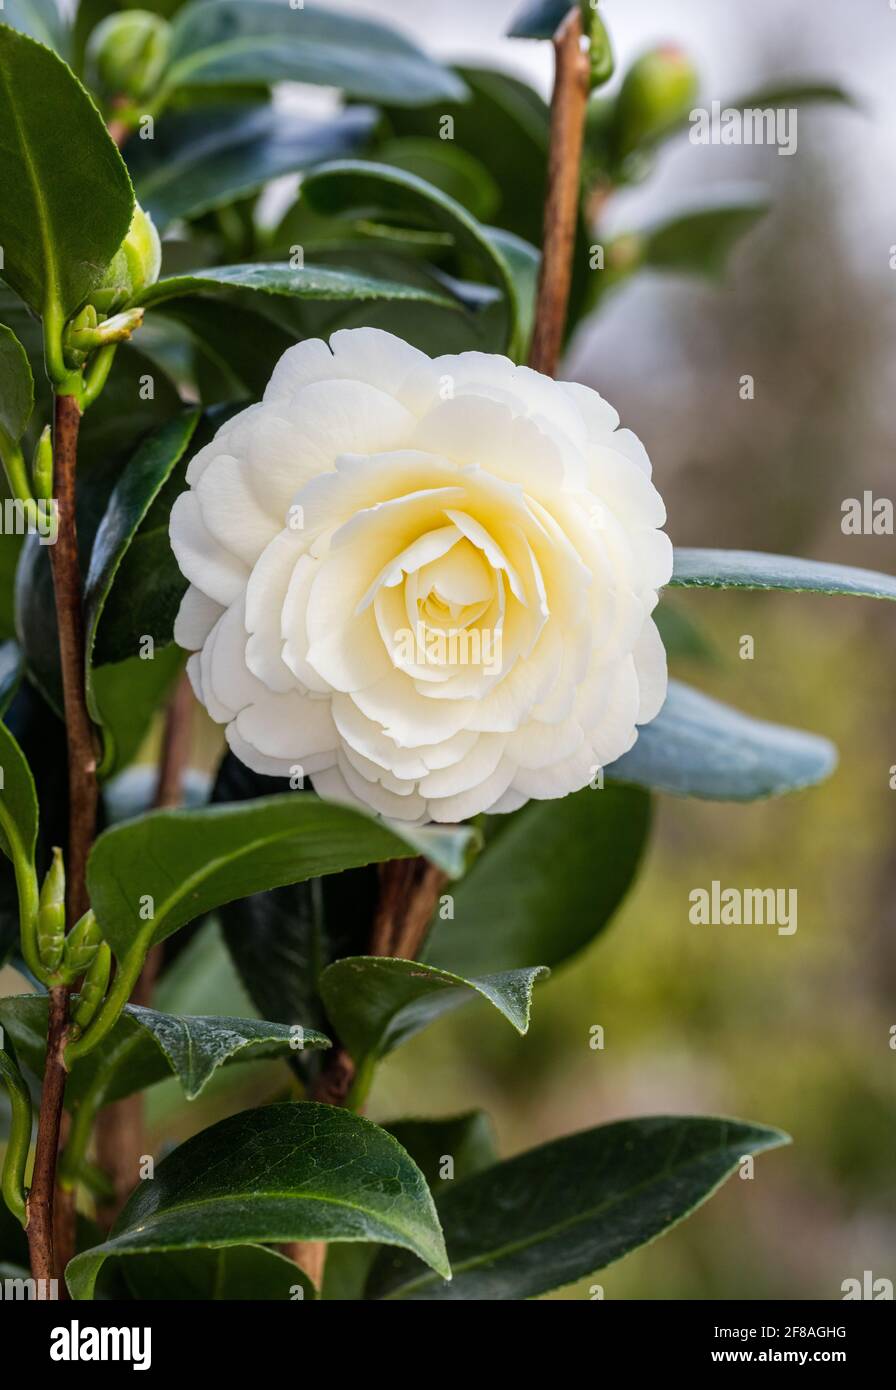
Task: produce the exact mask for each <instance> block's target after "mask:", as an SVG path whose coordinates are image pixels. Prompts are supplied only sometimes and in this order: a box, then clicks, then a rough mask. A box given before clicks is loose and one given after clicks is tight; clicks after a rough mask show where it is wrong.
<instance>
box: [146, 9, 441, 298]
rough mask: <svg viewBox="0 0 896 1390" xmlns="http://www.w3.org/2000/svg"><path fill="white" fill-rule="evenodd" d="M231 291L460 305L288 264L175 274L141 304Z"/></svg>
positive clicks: (415, 290) (385, 283) (427, 293)
mask: <svg viewBox="0 0 896 1390" xmlns="http://www.w3.org/2000/svg"><path fill="white" fill-rule="evenodd" d="M253 3H254V0H253ZM225 291H230V292H233V293H235V294H236V295H237V296H238V297H239V298H242V299H244V300H245V299H247V298H251V297H252V296H254V295H276V296H278V297H282V298H284V299H297V300H303V299H308V300H335V301H344V302H347V303H352V302H354V301H359V302H364V303H367V302H370V301H375V300H380V299H387V300H388V299H399V300H401V299H406V300H410V301H422V302H424V303H429V304H438V305H439V307H440V308H442V309H452V308H455V307H456V306H455V304H454V301H453V300H452V299H450V298H449V296H448V295H446V294H437V293H435V292H434V291H433V290H426V289H421V288H420V287H418V286H416V285H408V284H399V283H397V282H393V281H389V280H379V279H377V278H376V277H375V276H372V275H363V274H361V273H359V272H357V271H347V270H331V269H329V268H328V267H327V266H322V265H315V266H306V267H305V268H304V269H303V270H293V269H291V268H290V267H289V266H287V265H276V264H275V265H264V264H251V265H219V266H209V267H208V268H207V269H206V270H197V271H194V272H193V273H192V274H190V275H173V276H171V277H170V278H169V279H167V280H158V281H156V283H155V284H154V285H150V287H149V289H147V290H144V292H143V294H142V295H141V296H140V303H141V304H143V305H146V306H147V307H152V306H154V305H156V304H163V303H165V302H166V301H167V300H171V299H184V298H188V297H190V296H191V295H197V294H222V293H224V292H225Z"/></svg>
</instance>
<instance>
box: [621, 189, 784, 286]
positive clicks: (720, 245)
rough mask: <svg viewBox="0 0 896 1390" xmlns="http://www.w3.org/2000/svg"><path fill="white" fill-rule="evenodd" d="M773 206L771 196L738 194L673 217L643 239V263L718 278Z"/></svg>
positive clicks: (656, 267) (725, 196) (723, 196)
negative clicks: (745, 236) (730, 258)
mask: <svg viewBox="0 0 896 1390" xmlns="http://www.w3.org/2000/svg"><path fill="white" fill-rule="evenodd" d="M769 207H770V201H769V197H768V194H767V193H766V192H765V191H764V190H763V191H761V192H758V191H757V192H752V191H744V192H742V193H741V194H740V196H739V197H737V198H736V197H735V193H734V191H730V192H727V193H725V194H724V195H722V196H720V197H719V198H718V199H717V200H716V203H715V205H714V206H712V207H702V208H697V209H695V210H694V211H690V212H684V213H682V214H680V215H679V216H677V217H673V218H670V219H669V220H668V221H666V222H663V223H661V224H659V225H657V226H654V227H652V228H650V230H649V231H647V232H644V233H642V236H643V262H642V263H643V264H644V265H646V266H649V267H651V268H652V269H654V270H672V271H684V272H687V273H688V274H693V275H706V276H709V278H710V279H713V278H718V277H719V276H720V275H721V274H722V272H723V271H724V270H725V267H726V265H727V264H728V258H729V256H730V254H731V251H732V250H733V248H734V247H735V246H736V244H737V243H738V242H739V241H740V239H741V237H743V236H744V235H746V233H747V232H749V231H750V230H751V229H752V228H753V227H754V226H755V225H756V223H757V222H758V221H759V220H760V218H762V217H764V216H765V214H766V213H767V212H768V210H769Z"/></svg>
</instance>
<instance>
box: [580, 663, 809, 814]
mask: <svg viewBox="0 0 896 1390" xmlns="http://www.w3.org/2000/svg"><path fill="white" fill-rule="evenodd" d="M836 764H837V751H836V749H835V748H834V745H833V744H832V743H830V742H829V741H828V740H827V739H826V738H819V737H818V735H817V734H808V733H804V732H803V730H801V729H788V728H786V727H785V726H784V725H781V724H768V723H766V722H765V721H764V720H761V719H753V718H751V717H750V716H749V715H747V714H741V712H740V711H739V710H735V709H731V708H730V706H728V705H723V704H720V703H719V701H718V700H713V699H711V698H710V697H709V696H708V695H703V694H701V693H700V692H699V691H697V690H691V689H690V687H689V686H686V685H682V684H681V683H680V682H679V681H670V682H669V694H668V696H667V698H666V703H665V704H664V705H663V708H662V709H661V710H660V712H659V714H658V715H657V717H656V719H654V720H653V722H652V723H650V724H647V725H645V726H644V727H643V728H642V729H641V730H640V731H639V733H638V741H637V743H636V744H635V746H634V748H632V749H630V751H629V752H628V753H626V754H625V755H624V756H623V757H621V758H620V759H619V760H618V761H617V762H615V763H613V764H612V765H611V766H610V767H608V768H607V769H606V774H607V776H608V777H609V778H612V779H613V780H614V781H618V782H633V783H635V784H637V785H638V786H641V787H651V788H653V789H654V790H656V791H662V792H672V793H673V794H674V795H676V796H699V797H704V798H706V799H707V800H710V801H757V800H759V799H761V798H762V797H766V796H781V795H782V794H783V793H784V792H792V791H798V790H799V788H800V787H808V786H811V785H812V784H813V783H815V782H821V781H823V779H824V778H825V777H827V776H829V775H830V773H831V772H833V770H834V768H835V767H836Z"/></svg>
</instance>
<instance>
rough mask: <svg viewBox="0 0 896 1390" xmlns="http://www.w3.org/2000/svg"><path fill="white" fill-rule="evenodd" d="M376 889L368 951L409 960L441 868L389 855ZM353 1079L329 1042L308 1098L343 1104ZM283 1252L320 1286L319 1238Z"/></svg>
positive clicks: (343, 1054)
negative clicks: (329, 1048)
mask: <svg viewBox="0 0 896 1390" xmlns="http://www.w3.org/2000/svg"><path fill="white" fill-rule="evenodd" d="M379 872H380V893H379V902H378V903H377V909H376V915H375V917H374V919H373V929H372V931H371V937H370V954H371V955H372V956H397V957H399V958H400V959H402V960H413V959H414V957H415V956H416V954H417V952H418V951H419V950H420V947H421V945H422V944H423V939H424V937H425V935H426V928H427V926H428V925H429V921H430V918H431V917H432V914H433V912H434V911H435V907H436V903H437V902H438V899H439V894H440V892H441V891H442V888H443V887H444V886H445V884H446V883H447V881H448V876H447V874H444V873H443V872H442V870H441V869H437V868H436V867H435V865H433V864H430V862H429V860H427V859H422V858H420V859H390V860H389V861H388V862H387V863H385V864H381V865H380V871H379ZM354 1080H355V1063H354V1060H353V1058H352V1056H351V1054H350V1053H349V1052H348V1050H347V1049H346V1048H344V1047H334V1048H333V1051H332V1052H330V1053H328V1055H327V1062H326V1064H325V1066H324V1067H323V1068H322V1070H321V1074H320V1076H319V1077H318V1079H317V1081H316V1082H315V1084H314V1087H313V1089H312V1092H311V1098H312V1100H317V1101H323V1102H324V1103H325V1104H327V1105H345V1103H346V1100H347V1099H348V1094H349V1091H350V1090H351V1088H352V1084H353V1082H354ZM283 1253H284V1254H285V1255H288V1256H289V1258H290V1259H292V1260H295V1262H296V1264H297V1265H301V1267H302V1269H303V1270H304V1271H305V1273H306V1274H307V1275H308V1277H309V1279H311V1280H313V1282H314V1283H315V1284H316V1285H317V1287H318V1288H320V1285H321V1282H322V1280H323V1274H324V1266H325V1263H326V1258H327V1247H326V1242H325V1241H322V1240H309V1241H292V1242H291V1243H290V1244H288V1245H284V1246H283Z"/></svg>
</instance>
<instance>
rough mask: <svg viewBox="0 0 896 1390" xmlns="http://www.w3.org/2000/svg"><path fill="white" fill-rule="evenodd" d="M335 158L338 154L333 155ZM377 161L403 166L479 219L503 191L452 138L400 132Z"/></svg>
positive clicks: (485, 217)
mask: <svg viewBox="0 0 896 1390" xmlns="http://www.w3.org/2000/svg"><path fill="white" fill-rule="evenodd" d="M333 157H334V158H336V156H335V155H334V156H333ZM376 157H377V162H378V163H380V164H388V165H389V166H390V167H391V168H393V169H404V170H405V171H406V172H407V173H409V174H414V175H415V176H416V177H417V178H418V179H422V180H423V182H424V183H429V184H432V185H433V186H434V187H436V188H440V189H441V190H442V192H443V193H447V195H448V197H449V198H453V199H454V201H455V202H456V203H461V204H462V205H463V206H464V207H465V208H466V209H467V211H468V212H470V213H471V214H472V216H473V217H475V218H476V219H477V220H478V221H479V222H489V221H490V220H491V219H492V217H493V216H494V215H495V212H496V210H497V207H498V203H499V202H500V199H501V195H500V192H499V191H498V186H497V184H496V183H495V180H494V179H493V178H492V176H491V174H490V173H489V171H488V170H487V169H486V167H485V165H484V164H482V163H481V162H480V160H478V159H477V158H476V156H475V155H474V154H471V153H470V151H469V150H464V149H461V148H459V147H458V145H457V144H456V142H455V141H453V140H434V139H422V138H420V137H418V136H412V135H411V136H408V135H404V136H398V137H396V138H394V139H391V140H386V141H385V142H384V143H383V144H382V145H380V146H379V148H378V149H377V152H376Z"/></svg>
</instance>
